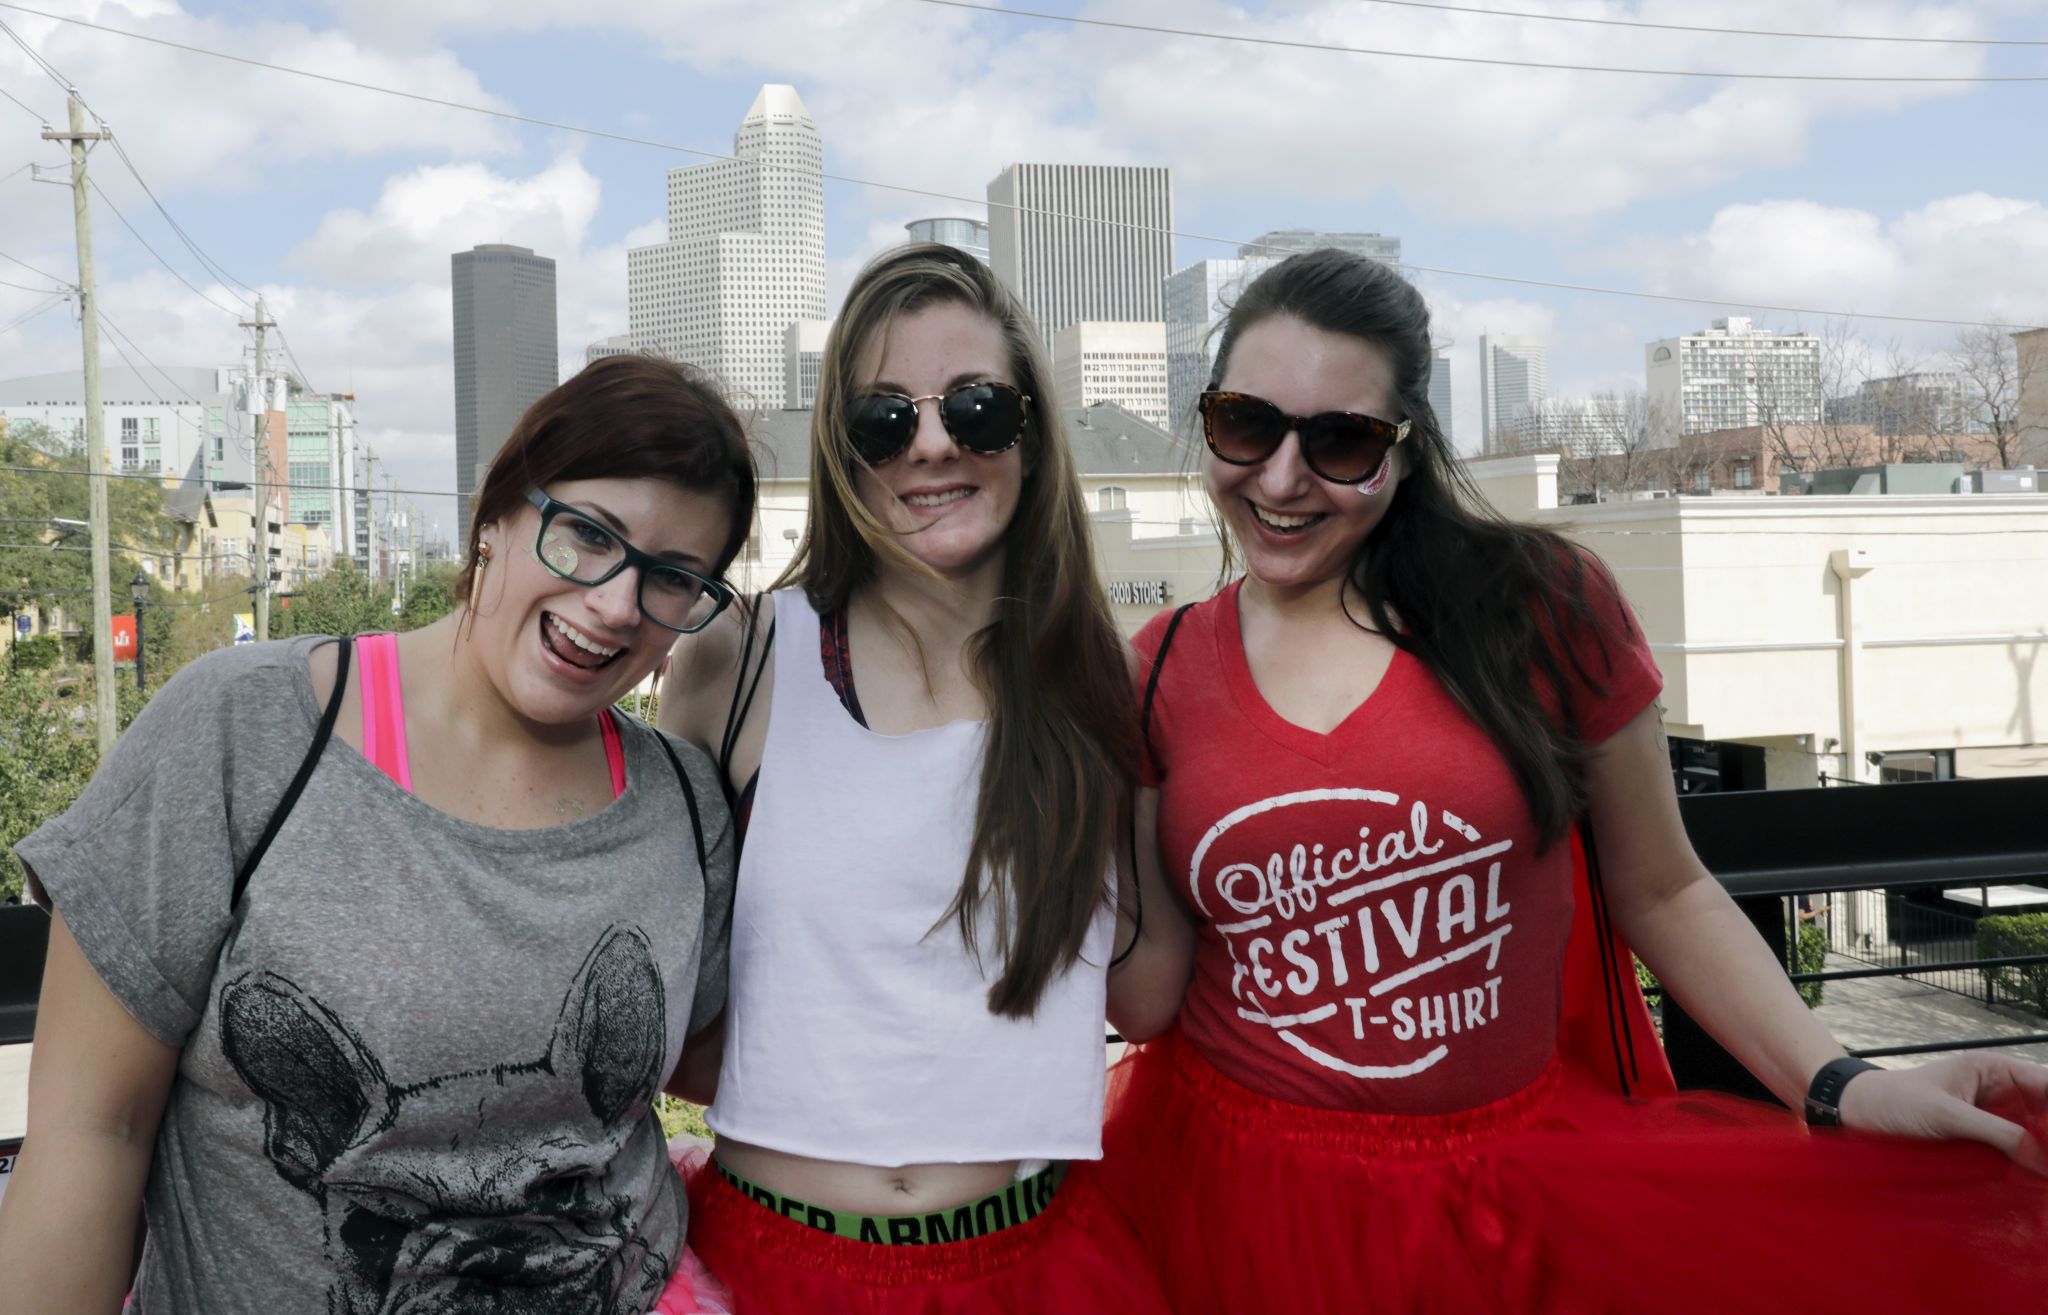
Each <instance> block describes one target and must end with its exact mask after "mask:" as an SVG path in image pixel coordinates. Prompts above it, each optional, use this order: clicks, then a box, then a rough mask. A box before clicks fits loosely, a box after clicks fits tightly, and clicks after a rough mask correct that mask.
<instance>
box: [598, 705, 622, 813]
mask: <svg viewBox="0 0 2048 1315" xmlns="http://www.w3.org/2000/svg"><path fill="white" fill-rule="evenodd" d="M597 724H598V728H599V729H600V730H602V731H603V732H604V763H605V766H607V767H609V768H611V771H612V798H614V799H616V798H618V797H619V796H620V795H622V794H624V793H626V746H625V744H624V743H623V742H621V741H620V739H619V720H618V714H617V713H615V712H613V711H612V710H611V709H610V708H606V709H605V710H604V711H603V712H600V713H598V714H597Z"/></svg>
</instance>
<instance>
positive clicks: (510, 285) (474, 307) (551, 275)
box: [453, 243, 560, 544]
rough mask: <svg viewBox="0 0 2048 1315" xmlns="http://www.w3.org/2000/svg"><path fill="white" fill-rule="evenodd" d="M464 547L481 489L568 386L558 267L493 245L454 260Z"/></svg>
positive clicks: (458, 483) (458, 486)
mask: <svg viewBox="0 0 2048 1315" xmlns="http://www.w3.org/2000/svg"><path fill="white" fill-rule="evenodd" d="M453 263H454V290H455V491H456V494H457V495H458V496H457V498H456V517H457V520H458V522H459V523H458V524H457V526H456V531H457V533H458V535H459V536H460V537H459V538H457V540H456V542H457V543H458V544H467V543H468V542H469V516H470V507H471V503H472V502H473V500H474V497H475V494H476V488H477V485H478V484H479V483H481V482H482V480H483V474H484V472H485V471H486V470H488V469H490V465H491V461H492V460H493V459H494V458H495V457H496V456H497V455H498V449H499V448H501V447H503V446H504V445H505V440H506V439H507V438H508V437H510V436H511V433H512V426H513V425H515V424H517V423H518V422H519V417H520V416H521V415H522V414H524V413H525V411H526V408H527V407H529V406H531V405H533V404H534V403H535V402H536V401H538V400H540V397H541V395H542V394H543V393H545V392H547V391H548V390H549V389H550V388H553V387H554V386H555V385H556V384H557V383H558V382H560V361H559V358H558V357H557V355H556V349H555V262H554V261H553V260H551V259H549V258H548V257H546V256H536V255H535V254H533V252H532V251H531V250H529V249H528V248H526V247H514V246H506V245H503V244H500V243H492V244H490V245H487V246H480V247H477V248H475V249H474V250H471V251H458V252H456V253H455V255H454V258H453Z"/></svg>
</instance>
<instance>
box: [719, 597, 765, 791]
mask: <svg viewBox="0 0 2048 1315" xmlns="http://www.w3.org/2000/svg"><path fill="white" fill-rule="evenodd" d="M767 596H768V595H766V594H765V593H761V594H755V595H754V613H755V616H758V614H759V611H760V608H761V600H762V599H764V598H766V597H767ZM755 616H750V617H749V618H748V623H747V637H746V640H745V641H744V642H743V643H742V644H741V645H740V678H739V680H738V681H737V682H736V683H735V684H734V685H733V687H732V702H731V703H730V704H729V705H728V706H727V707H726V710H725V733H724V734H722V735H720V736H719V737H718V779H719V780H720V781H727V782H729V781H730V780H731V778H732V755H733V750H734V749H736V748H738V747H739V742H740V730H741V728H742V727H744V726H745V725H746V724H747V714H748V713H749V712H752V711H753V710H754V695H755V693H756V692H757V691H759V690H760V688H761V676H762V675H763V674H764V673H765V672H766V671H767V670H768V655H769V653H770V652H771V651H772V650H773V649H774V647H775V617H774V616H773V615H772V614H771V615H770V616H769V618H768V632H767V633H766V634H765V635H762V636H761V660H760V664H759V665H758V666H756V667H754V677H753V679H752V680H751V681H749V680H748V679H747V665H748V664H749V663H750V662H752V661H753V660H754V636H755V634H756V633H757V632H758V622H757V621H756V619H755ZM743 693H744V696H745V697H744V698H742V694H743Z"/></svg>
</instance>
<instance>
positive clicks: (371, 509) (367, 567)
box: [363, 446, 382, 583]
mask: <svg viewBox="0 0 2048 1315" xmlns="http://www.w3.org/2000/svg"><path fill="white" fill-rule="evenodd" d="M363 487H364V488H365V489H367V490H369V492H368V494H367V495H366V496H365V497H364V499H363V567H364V574H366V575H368V576H369V577H370V580H371V582H372V583H374V582H376V580H377V579H379V578H380V576H381V574H382V573H381V572H380V571H378V569H377V454H376V453H374V452H372V451H371V450H370V449H369V448H368V447H367V446H365V447H364V448H363Z"/></svg>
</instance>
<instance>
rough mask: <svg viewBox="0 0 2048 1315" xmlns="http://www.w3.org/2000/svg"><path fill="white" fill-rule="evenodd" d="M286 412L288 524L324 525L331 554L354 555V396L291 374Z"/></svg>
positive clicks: (351, 556)
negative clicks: (312, 387)
mask: <svg viewBox="0 0 2048 1315" xmlns="http://www.w3.org/2000/svg"><path fill="white" fill-rule="evenodd" d="M284 412H285V454H286V455H285V464H286V471H287V473H286V476H285V479H286V482H287V483H288V484H290V486H291V487H290V488H289V489H288V490H287V496H288V497H289V499H290V505H291V523H292V524H294V525H318V526H322V527H324V528H325V529H326V531H327V536H328V540H329V542H330V543H331V544H332V545H333V550H334V552H335V554H336V555H337V556H344V557H348V558H351V559H353V558H355V557H356V556H357V552H356V537H357V532H358V528H359V525H358V522H357V520H356V499H355V483H356V476H357V464H358V463H357V457H358V451H357V446H356V414H355V397H354V396H353V395H352V394H349V393H315V392H311V391H308V390H307V389H306V388H304V387H303V386H302V385H301V384H300V382H299V381H298V380H296V379H293V380H291V381H290V388H289V391H288V393H287V395H286V400H285V404H284Z"/></svg>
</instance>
